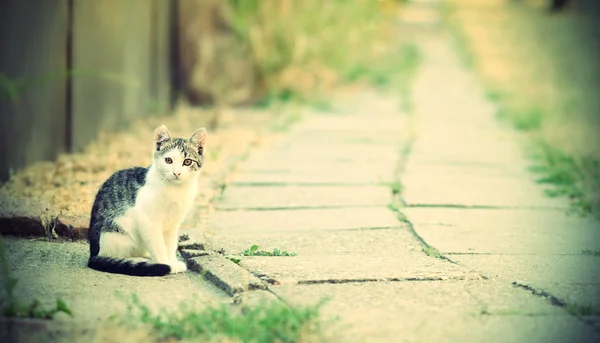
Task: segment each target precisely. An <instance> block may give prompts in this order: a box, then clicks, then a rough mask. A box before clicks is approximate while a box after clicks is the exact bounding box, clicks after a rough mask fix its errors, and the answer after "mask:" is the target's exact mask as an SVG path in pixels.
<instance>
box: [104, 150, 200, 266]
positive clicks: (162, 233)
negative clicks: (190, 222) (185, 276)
mask: <svg viewBox="0 0 600 343" xmlns="http://www.w3.org/2000/svg"><path fill="white" fill-rule="evenodd" d="M166 157H169V158H171V159H172V160H173V162H172V163H171V164H167V163H166V162H165V158H166ZM183 160H184V158H183V156H182V154H181V153H180V152H179V151H178V150H177V149H174V150H172V151H170V152H168V153H167V154H166V155H165V156H164V157H163V158H161V159H158V160H155V161H154V163H153V164H152V166H151V167H150V170H149V171H148V174H147V176H146V183H145V184H144V186H143V187H142V188H141V189H140V190H139V192H138V195H137V198H136V202H135V206H134V207H132V208H130V209H129V210H128V211H127V212H125V214H123V215H122V216H120V217H118V218H116V219H115V223H116V224H118V225H119V226H120V227H121V228H122V229H123V230H124V231H125V232H126V233H127V234H128V236H124V235H122V234H118V233H111V232H105V233H102V234H101V236H100V253H99V255H100V256H110V257H118V258H129V257H150V258H151V259H152V260H153V261H154V262H156V263H162V264H168V265H170V266H171V272H172V273H178V272H183V271H185V270H186V269H187V268H186V266H185V263H183V262H180V261H178V260H177V243H178V238H179V234H178V232H179V226H180V225H181V222H182V221H183V220H184V218H185V215H186V214H187V213H188V211H189V210H190V208H191V206H192V203H193V201H194V198H195V197H196V193H197V190H198V181H197V178H198V175H199V174H200V172H199V170H198V171H195V172H193V171H191V170H190V168H188V167H184V166H182V164H183ZM176 174H179V175H178V176H176Z"/></svg>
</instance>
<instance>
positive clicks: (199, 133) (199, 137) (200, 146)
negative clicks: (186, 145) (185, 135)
mask: <svg viewBox="0 0 600 343" xmlns="http://www.w3.org/2000/svg"><path fill="white" fill-rule="evenodd" d="M206 134H207V132H206V129H205V128H200V129H198V130H196V131H195V132H194V133H193V134H192V137H190V140H189V141H190V143H192V145H193V146H194V148H195V149H196V151H198V153H199V154H200V155H202V151H203V150H204V144H206Z"/></svg>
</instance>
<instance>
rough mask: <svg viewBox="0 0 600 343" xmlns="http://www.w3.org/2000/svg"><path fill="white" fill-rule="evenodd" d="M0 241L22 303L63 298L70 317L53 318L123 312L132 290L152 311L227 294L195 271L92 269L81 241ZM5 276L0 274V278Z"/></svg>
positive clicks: (206, 301) (47, 304)
mask: <svg viewBox="0 0 600 343" xmlns="http://www.w3.org/2000/svg"><path fill="white" fill-rule="evenodd" d="M3 240H4V243H5V252H6V258H7V260H8V261H7V262H8V266H9V268H10V270H11V275H12V277H14V278H16V279H18V283H17V285H16V287H15V293H16V294H15V295H16V296H17V298H18V299H20V300H22V301H26V302H30V301H32V300H33V299H38V300H40V302H41V303H42V305H43V306H44V307H45V308H49V307H51V306H55V305H56V299H57V298H58V297H60V298H62V299H64V300H65V302H66V303H67V304H68V306H69V308H70V309H71V310H72V312H73V315H74V317H73V318H70V317H66V316H64V317H63V316H62V315H59V316H58V317H57V320H62V319H64V320H69V321H71V320H72V321H75V322H89V323H96V322H98V321H102V320H105V319H107V318H108V317H110V316H112V315H114V314H119V313H124V312H125V310H126V307H127V303H128V300H129V299H131V298H130V295H131V294H133V293H135V294H137V295H138V296H139V299H140V300H141V302H142V303H143V304H146V305H148V306H149V307H150V309H151V310H153V311H157V310H160V309H161V308H165V309H167V310H175V309H177V308H178V306H179V304H180V303H181V302H183V301H186V302H189V301H192V299H193V298H194V299H196V300H198V301H199V302H201V303H203V304H204V305H205V306H209V305H210V304H216V303H219V302H221V301H224V300H226V299H227V295H226V294H225V293H224V292H223V291H221V290H220V289H218V288H217V287H215V286H214V285H213V284H211V283H210V282H207V281H205V280H203V279H202V278H200V277H199V276H198V275H197V274H194V273H189V272H186V273H179V274H170V275H167V276H163V277H147V278H140V277H132V276H128V275H119V274H110V273H103V272H99V271H95V270H92V269H90V268H88V267H87V259H88V256H89V245H88V244H85V243H81V242H55V241H45V240H26V239H15V238H11V237H3ZM3 278H4V275H3V274H2V273H0V282H2V281H3V280H2V279H3ZM117 293H120V294H122V295H123V296H125V298H122V297H119V295H118V294H117ZM204 305H203V306H204Z"/></svg>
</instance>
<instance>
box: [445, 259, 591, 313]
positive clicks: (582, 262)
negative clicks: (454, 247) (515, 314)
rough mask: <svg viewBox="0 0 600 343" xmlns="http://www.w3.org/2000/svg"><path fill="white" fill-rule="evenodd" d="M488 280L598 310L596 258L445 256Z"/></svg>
mask: <svg viewBox="0 0 600 343" xmlns="http://www.w3.org/2000/svg"><path fill="white" fill-rule="evenodd" d="M448 257H449V258H450V259H452V260H453V261H456V262H459V263H461V264H463V265H465V266H468V267H470V268H473V269H475V270H477V271H478V272H481V273H483V274H484V275H486V276H488V277H490V278H497V279H501V280H505V281H506V282H513V281H520V282H523V283H525V284H528V285H531V286H532V287H534V288H536V289H538V290H544V291H547V292H549V293H550V294H552V295H554V296H555V297H557V298H559V299H561V300H563V301H566V302H567V303H569V304H579V305H582V306H588V305H592V306H594V307H595V308H596V309H597V310H599V309H600V257H599V256H584V255H579V256H577V255H550V256H548V255H544V256H540V255H449V256H448Z"/></svg>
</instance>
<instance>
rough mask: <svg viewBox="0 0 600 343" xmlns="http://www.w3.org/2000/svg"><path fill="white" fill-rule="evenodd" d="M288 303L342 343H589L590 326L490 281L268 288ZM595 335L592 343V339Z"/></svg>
mask: <svg viewBox="0 0 600 343" xmlns="http://www.w3.org/2000/svg"><path fill="white" fill-rule="evenodd" d="M271 290H272V291H273V292H274V293H275V294H277V295H278V296H279V297H280V298H282V299H283V300H284V301H286V302H287V303H289V304H291V305H292V306H294V305H300V304H316V303H317V302H319V301H320V300H321V299H326V298H329V301H327V302H326V303H325V305H324V306H323V308H322V310H321V314H322V315H323V317H325V318H339V322H338V324H337V327H338V328H340V329H339V335H340V336H339V338H340V341H341V342H540V343H542V342H543V343H547V342H549V343H551V342H591V341H594V340H597V338H598V337H600V335H599V334H598V333H597V332H594V330H593V328H592V327H591V326H590V325H585V324H584V323H583V322H582V321H581V320H578V319H577V318H575V317H573V316H570V315H568V314H566V312H565V311H564V310H562V309H560V308H557V307H554V306H552V305H549V304H548V302H547V301H545V300H543V299H541V298H538V297H534V296H531V295H530V294H528V293H527V292H524V291H522V290H520V289H516V288H513V287H511V286H509V285H506V284H499V283H496V282H488V281H453V282H450V281H444V282H378V283H353V284H340V285H331V284H322V285H294V286H277V287H271ZM594 337H596V338H594Z"/></svg>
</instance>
